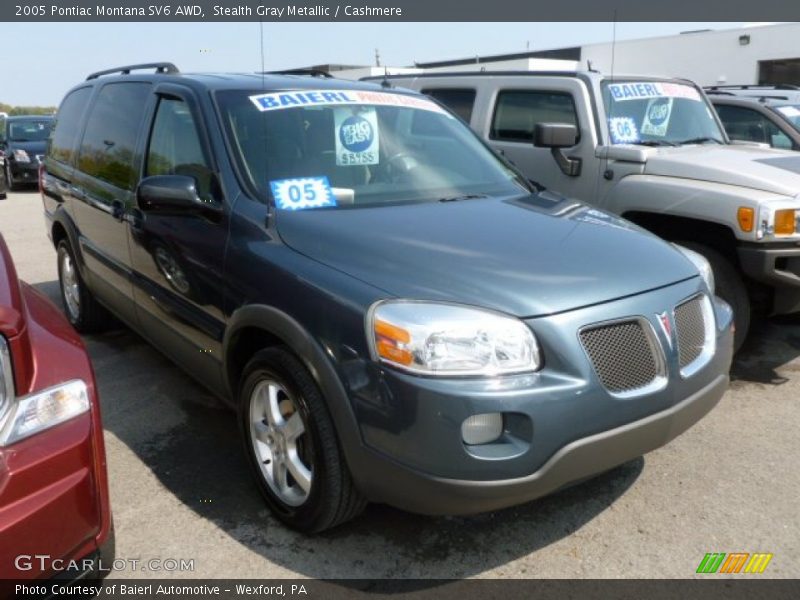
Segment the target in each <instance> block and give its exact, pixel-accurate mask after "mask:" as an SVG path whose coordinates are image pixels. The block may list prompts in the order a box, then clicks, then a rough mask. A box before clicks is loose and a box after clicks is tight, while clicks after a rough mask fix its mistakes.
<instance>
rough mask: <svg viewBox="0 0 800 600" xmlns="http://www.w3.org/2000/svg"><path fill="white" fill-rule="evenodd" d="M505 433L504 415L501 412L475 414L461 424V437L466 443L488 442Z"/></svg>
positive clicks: (472, 444)
mask: <svg viewBox="0 0 800 600" xmlns="http://www.w3.org/2000/svg"><path fill="white" fill-rule="evenodd" d="M502 433H503V415H502V414H501V413H485V414H482V415H473V416H471V417H469V418H468V419H466V420H465V421H464V422H463V423H462V424H461V438H462V439H463V440H464V443H465V444H469V445H471V446H474V445H476V444H488V443H489V442H493V441H495V440H496V439H497V438H499V437H500V435H501V434H502Z"/></svg>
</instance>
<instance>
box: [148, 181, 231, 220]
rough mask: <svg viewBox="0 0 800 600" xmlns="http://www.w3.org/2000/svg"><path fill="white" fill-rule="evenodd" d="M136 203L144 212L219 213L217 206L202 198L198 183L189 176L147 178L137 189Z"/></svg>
mask: <svg viewBox="0 0 800 600" xmlns="http://www.w3.org/2000/svg"><path fill="white" fill-rule="evenodd" d="M136 203H137V204H138V205H139V208H140V209H141V210H143V211H144V212H169V213H193V212H194V213H196V212H204V211H211V212H218V208H217V206H216V205H215V204H213V203H211V202H206V201H204V200H203V199H201V198H200V196H199V195H198V193H197V182H196V181H195V179H194V177H189V176H187V175H153V176H151V177H145V178H144V179H142V181H141V182H140V183H139V187H138V188H137V189H136Z"/></svg>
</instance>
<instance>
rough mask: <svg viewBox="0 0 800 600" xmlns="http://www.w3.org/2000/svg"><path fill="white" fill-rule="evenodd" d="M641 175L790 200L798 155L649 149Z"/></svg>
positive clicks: (734, 148)
mask: <svg viewBox="0 0 800 600" xmlns="http://www.w3.org/2000/svg"><path fill="white" fill-rule="evenodd" d="M644 172H645V174H648V175H663V176H668V177H680V178H683V179H700V180H702V181H712V182H715V183H724V184H728V185H738V186H742V187H748V188H753V189H757V190H763V191H766V192H772V193H775V194H782V195H785V196H792V197H794V196H796V195H797V194H799V193H800V154H798V153H797V152H789V151H786V150H772V149H769V148H759V147H757V146H744V145H733V144H731V145H724V146H722V145H716V144H713V145H712V144H703V145H691V146H681V147H677V148H658V149H652V150H649V151H648V152H647V153H646V163H645V167H644Z"/></svg>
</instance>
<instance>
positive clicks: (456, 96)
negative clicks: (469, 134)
mask: <svg viewBox="0 0 800 600" xmlns="http://www.w3.org/2000/svg"><path fill="white" fill-rule="evenodd" d="M422 93H423V94H427V95H428V96H430V97H431V98H435V99H436V100H438V101H439V102H441V103H442V104H444V105H445V106H446V107H447V108H449V109H450V110H452V111H453V112H454V113H456V114H457V115H458V116H459V117H461V118H462V119H464V120H465V121H466V122H467V123H469V121H470V119H471V118H472V108H473V107H474V106H475V90H470V89H462V90H456V89H439V90H432V89H431V90H422Z"/></svg>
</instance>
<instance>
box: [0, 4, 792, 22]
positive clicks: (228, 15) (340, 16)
mask: <svg viewBox="0 0 800 600" xmlns="http://www.w3.org/2000/svg"><path fill="white" fill-rule="evenodd" d="M676 19H678V20H680V21H797V20H800V3H798V2H787V0H759V1H758V2H754V1H752V0H670V1H669V2H653V1H651V0H606V1H602V0H570V1H569V2H553V1H552V0H524V1H520V0H491V1H487V0H438V1H434V0H345V1H344V2H341V3H340V2H334V1H331V0H307V1H303V0H301V1H292V0H290V1H288V2H280V0H273V1H270V2H266V1H264V0H260V1H252V0H242V1H240V2H235V1H232V0H188V1H187V2H186V3H183V2H172V3H169V2H164V3H158V2H157V1H155V2H154V0H125V1H123V0H105V1H104V0H46V1H41V0H38V1H37V0H3V2H2V3H0V20H2V21H28V22H35V21H42V22H46V21H65V22H68V21H73V22H74V21H265V22H271V21H272V22H276V21H286V22H289V21H293V22H302V21H309V22H313V21H428V22H437V21H438V22H466V21H497V22H500V21H613V20H617V21H675V20H676Z"/></svg>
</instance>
